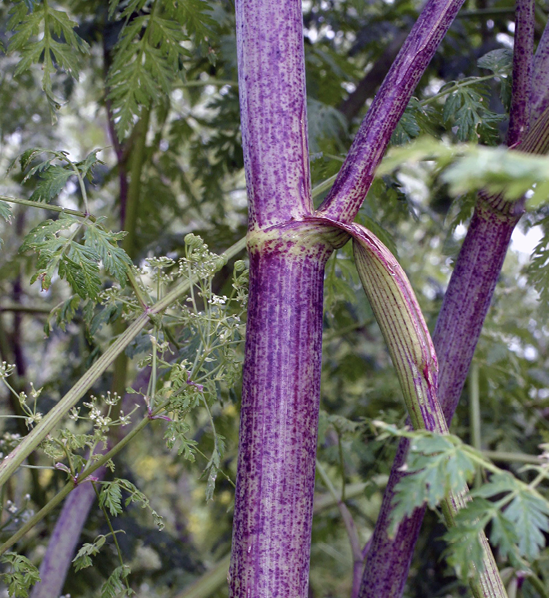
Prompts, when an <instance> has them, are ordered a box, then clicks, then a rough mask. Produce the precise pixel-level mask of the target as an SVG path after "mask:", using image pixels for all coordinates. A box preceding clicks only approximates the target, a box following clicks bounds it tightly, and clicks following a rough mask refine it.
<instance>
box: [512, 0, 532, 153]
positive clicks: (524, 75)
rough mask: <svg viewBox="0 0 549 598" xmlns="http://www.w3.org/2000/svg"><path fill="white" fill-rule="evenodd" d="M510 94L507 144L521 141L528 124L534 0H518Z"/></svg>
mask: <svg viewBox="0 0 549 598" xmlns="http://www.w3.org/2000/svg"><path fill="white" fill-rule="evenodd" d="M516 6H517V10H516V13H515V48H514V52H513V95H512V101H511V112H510V117H509V133H508V135H507V145H508V146H509V147H511V146H513V145H516V144H517V143H520V142H521V141H522V139H523V137H524V135H525V133H526V131H527V130H528V126H529V125H530V86H531V82H532V62H533V58H534V0H517V5H516Z"/></svg>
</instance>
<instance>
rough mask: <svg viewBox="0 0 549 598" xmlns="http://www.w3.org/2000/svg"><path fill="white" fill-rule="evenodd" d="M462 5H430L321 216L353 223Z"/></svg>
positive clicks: (433, 1)
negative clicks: (410, 103) (408, 106)
mask: <svg viewBox="0 0 549 598" xmlns="http://www.w3.org/2000/svg"><path fill="white" fill-rule="evenodd" d="M462 4H463V0H428V2H427V4H426V5H425V8H424V9H423V11H422V13H421V14H420V16H419V18H418V20H417V21H416V24H415V25H414V27H413V28H412V31H411V32H410V35H408V38H407V39H406V42H405V43H404V45H403V46H402V49H401V50H400V52H399V54H398V56H397V58H396V60H395V62H394V63H393V66H392V67H391V69H390V71H389V72H388V74H387V76H386V77H385V80H384V81H383V84H382V86H381V88H380V90H379V92H378V93H377V95H376V97H375V99H374V101H373V103H372V106H371V107H370V109H369V110H368V113H367V114H366V117H365V119H364V120H363V121H362V124H361V126H360V129H359V131H358V133H357V134H356V137H355V140H354V142H353V145H352V146H351V149H350V150H349V154H348V155H347V158H346V159H345V162H344V163H343V167H342V168H341V170H340V171H339V175H338V177H337V179H336V181H335V183H334V186H333V187H332V190H331V192H330V193H329V194H328V197H327V198H326V199H325V201H324V202H323V204H322V205H321V206H320V209H319V215H322V216H326V217H328V218H331V219H333V220H342V221H344V222H351V221H352V220H354V218H355V216H356V214H357V212H358V210H359V208H360V206H361V204H362V202H363V200H364V198H365V197H366V193H367V192H368V189H369V188H370V185H371V183H372V180H373V178H374V174H375V171H376V168H377V167H378V165H379V163H380V162H381V159H382V158H383V155H384V153H385V150H386V149H387V146H388V144H389V141H390V139H391V136H392V134H393V132H394V130H395V127H396V126H397V124H398V121H399V120H400V117H401V116H402V114H403V112H404V110H405V108H406V106H407V105H408V102H409V101H410V98H411V96H412V93H413V92H414V89H415V88H416V85H417V84H418V83H419V80H420V79H421V77H422V75H423V73H424V72H425V69H426V68H427V66H428V65H429V63H430V62H431V59H432V58H433V56H434V54H435V52H436V50H437V48H438V46H439V44H440V42H441V41H442V38H443V37H444V35H445V34H446V32H447V31H448V29H449V27H450V25H451V24H452V22H453V20H454V18H455V17H456V15H457V13H458V11H459V9H460V8H461V6H462Z"/></svg>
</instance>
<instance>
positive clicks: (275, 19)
mask: <svg viewBox="0 0 549 598" xmlns="http://www.w3.org/2000/svg"><path fill="white" fill-rule="evenodd" d="M236 33H237V48H238V81H239V92H240V112H241V122H242V147H243V150H244V166H245V169H246V183H247V188H248V198H249V217H250V221H249V227H250V230H252V229H254V228H256V227H258V228H265V227H268V226H273V225H277V224H282V223H283V222H288V221H289V220H292V219H296V220H297V219H299V218H300V217H302V216H304V215H305V214H310V213H311V211H312V199H311V183H310V173H309V155H308V149H307V110H306V108H307V102H306V96H305V57H304V49H303V19H302V13H301V1H300V0H238V1H237V3H236Z"/></svg>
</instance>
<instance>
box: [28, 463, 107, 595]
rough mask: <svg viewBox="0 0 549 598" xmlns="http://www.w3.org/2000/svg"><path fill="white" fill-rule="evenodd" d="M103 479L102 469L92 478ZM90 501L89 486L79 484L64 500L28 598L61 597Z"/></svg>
mask: <svg viewBox="0 0 549 598" xmlns="http://www.w3.org/2000/svg"><path fill="white" fill-rule="evenodd" d="M104 475H105V468H104V467H102V468H101V469H98V470H97V471H96V472H95V474H94V477H97V478H99V479H102V478H103V476H104ZM94 501H95V491H94V489H93V485H92V484H91V482H84V483H83V484H80V485H79V486H77V487H76V488H75V489H74V490H73V491H72V492H71V493H70V494H69V495H68V496H67V498H66V499H65V502H64V504H63V509H62V510H61V513H60V515H59V517H58V519H57V522H56V524H55V528H54V530H53V534H52V535H51V538H50V541H49V543H48V549H47V551H46V554H45V555H44V558H43V559H42V564H41V565H40V578H41V581H40V582H39V583H37V584H36V585H35V586H34V588H33V589H32V592H31V594H30V598H52V597H53V596H60V595H61V592H62V590H63V586H64V585H65V579H66V577H67V573H68V570H69V567H70V564H71V562H72V559H73V558H74V552H75V549H76V545H77V544H78V542H79V540H80V534H81V533H82V528H83V527H84V524H85V523H86V520H87V518H88V514H89V512H90V509H91V507H92V504H93V502H94Z"/></svg>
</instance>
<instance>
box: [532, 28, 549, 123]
mask: <svg viewBox="0 0 549 598" xmlns="http://www.w3.org/2000/svg"><path fill="white" fill-rule="evenodd" d="M532 80H533V81H534V82H535V85H532V86H531V88H530V103H531V109H530V123H531V124H532V125H533V124H534V123H535V122H536V121H537V120H538V118H539V117H540V116H541V115H542V114H543V112H545V110H546V109H547V108H549V22H548V23H547V25H546V26H545V30H544V32H543V35H542V36H541V39H540V41H539V44H538V47H537V50H536V56H535V58H534V68H533V79H532Z"/></svg>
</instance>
